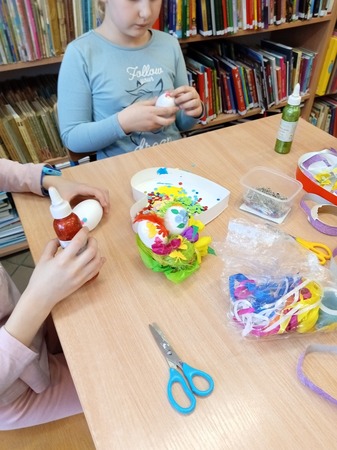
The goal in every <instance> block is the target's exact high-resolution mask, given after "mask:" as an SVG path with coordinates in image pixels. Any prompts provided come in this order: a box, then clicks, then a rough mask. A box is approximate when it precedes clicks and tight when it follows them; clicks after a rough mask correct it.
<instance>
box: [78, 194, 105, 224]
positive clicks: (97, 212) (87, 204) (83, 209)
mask: <svg viewBox="0 0 337 450" xmlns="http://www.w3.org/2000/svg"><path fill="white" fill-rule="evenodd" d="M73 212H74V213H75V214H76V215H77V216H78V217H79V219H80V221H81V223H82V225H83V226H86V227H88V228H89V230H93V229H94V228H96V227H97V225H98V224H99V222H100V221H101V219H102V216H103V208H102V206H101V204H100V203H99V202H98V201H97V200H94V199H88V200H84V201H83V202H80V203H79V204H78V205H76V206H75V208H74V209H73Z"/></svg>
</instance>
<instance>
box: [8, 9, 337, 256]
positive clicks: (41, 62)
mask: <svg viewBox="0 0 337 450" xmlns="http://www.w3.org/2000/svg"><path fill="white" fill-rule="evenodd" d="M196 1H197V3H199V2H200V4H201V3H202V0H196ZM218 1H219V0H210V4H211V5H213V4H216V3H217V2H218ZM255 1H256V2H258V0H255ZM191 2H193V0H190V4H192V3H191ZM246 2H248V0H240V1H239V0H238V4H246ZM16 3H17V4H20V3H22V1H20V0H19V1H18V2H16ZM25 3H28V4H29V3H30V4H31V5H34V4H36V3H40V4H43V5H44V7H45V8H47V9H48V8H54V7H56V5H57V4H59V5H60V4H63V5H64V6H65V5H67V8H68V9H67V8H66V9H63V14H64V16H63V21H62V23H63V26H64V24H66V27H68V28H69V27H70V28H69V29H68V28H66V29H63V33H65V32H67V35H66V37H64V38H63V41H62V45H61V46H60V45H58V48H57V50H55V51H51V52H50V51H49V54H44V55H42V57H40V58H39V59H35V60H26V61H22V60H20V59H19V60H17V61H16V62H7V63H2V64H0V82H2V81H7V80H15V79H20V78H21V77H31V76H40V75H45V74H56V75H57V73H58V70H59V67H60V64H61V62H62V52H63V51H64V49H65V47H66V44H67V43H68V42H70V41H71V40H72V39H73V38H75V37H76V36H78V35H80V34H82V33H83V32H85V31H87V30H86V28H85V27H89V29H90V28H91V27H92V26H93V24H94V22H95V20H94V17H95V15H96V12H95V9H94V8H93V6H94V5H95V4H96V2H95V0H92V2H91V4H90V2H87V1H84V0H82V2H81V1H79V0H76V1H75V0H48V1H46V2H33V1H32V0H25ZM171 3H172V2H171V1H170V0H163V8H162V11H165V9H167V6H168V5H170V4H171ZM232 3H233V2H232ZM278 3H280V4H281V5H285V4H286V0H281V1H280V0H275V5H276V4H278ZM287 3H289V1H288V0H287ZM313 3H315V2H313ZM84 4H85V5H87V6H90V7H91V8H92V9H91V10H90V13H89V16H88V17H91V21H90V20H89V21H88V20H85V21H84V20H82V21H81V20H79V18H80V15H81V14H80V13H79V10H78V7H79V5H82V7H83V5H84ZM176 4H177V5H178V4H180V0H177V1H176ZM222 4H224V2H222ZM247 4H248V3H247ZM269 4H271V3H269ZM273 4H274V3H273ZM46 5H47V6H46ZM330 5H331V7H330V12H329V13H328V14H326V15H323V16H321V17H311V18H308V19H307V20H299V19H297V18H296V20H295V19H294V20H292V21H290V22H285V21H283V22H281V23H280V24H278V25H275V24H268V27H266V28H262V27H258V26H257V27H255V29H245V30H243V29H241V28H238V29H237V30H236V31H235V32H229V33H226V34H222V35H214V34H213V35H209V36H202V35H201V34H200V33H199V34H198V33H197V34H196V35H191V36H190V37H187V38H181V39H179V42H180V45H181V47H182V50H183V52H184V54H185V55H187V54H188V52H189V51H190V50H191V49H192V50H193V49H198V48H199V46H200V45H201V44H203V45H207V46H211V45H217V44H219V43H221V42H227V43H234V44H239V45H244V46H250V47H253V46H259V45H260V42H261V40H262V39H263V40H270V41H274V42H278V43H281V44H284V45H288V46H291V47H304V48H307V49H310V50H312V51H314V52H316V57H315V61H314V68H313V71H312V74H311V77H310V84H309V89H308V92H306V93H305V94H302V102H303V107H302V113H301V115H302V117H303V118H304V119H305V120H309V119H310V113H311V110H312V107H313V104H314V101H315V98H316V94H315V93H316V89H317V85H318V81H319V76H320V70H321V68H322V66H323V62H324V57H325V53H326V51H327V49H328V45H329V39H330V37H331V36H332V34H333V30H334V28H335V24H336V19H337V0H330ZM69 8H70V9H69ZM72 8H73V10H72ZM75 10H76V11H75ZM284 10H285V8H284ZM284 10H283V11H284ZM43 14H46V11H44V12H43ZM43 14H42V16H43ZM57 14H58V13H57ZM57 14H56V16H57ZM82 14H84V12H83V10H82ZM283 14H284V12H283ZM83 17H84V16H83ZM213 18H216V17H215V16H214V15H213ZM0 19H1V17H0ZM71 21H72V23H71ZM161 21H162V17H160V18H159V21H158V24H159V26H158V28H161V29H163V25H162V23H161ZM0 23H1V21H0ZM69 24H70V25H69ZM90 24H91V27H90ZM54 25H55V24H54ZM198 27H199V25H198ZM26 31H27V30H26ZM70 31H72V33H70ZM165 31H166V30H165ZM199 31H200V30H199ZM59 32H60V30H59ZM1 36H2V35H1V27H0V45H1ZM41 39H45V37H43V38H42V37H41ZM50 39H51V41H50V43H49V46H51V45H53V42H54V41H55V37H53V34H51V37H50ZM57 39H58V38H57ZM57 39H56V40H57ZM55 42H56V41H55ZM47 47H48V45H47ZM0 55H1V52H0ZM2 62H3V60H2ZM285 104H286V99H284V100H283V101H280V102H279V103H277V104H275V105H273V106H271V107H270V108H267V109H266V110H265V112H266V113H267V112H271V113H279V112H281V110H282V107H283V106H284V105H285ZM263 112H264V109H262V108H261V107H254V108H251V109H249V110H248V111H247V113H246V114H245V115H240V114H237V113H236V112H235V113H223V112H220V113H218V114H217V115H216V117H215V118H214V119H213V120H211V121H209V122H207V123H205V124H199V125H197V126H196V127H195V128H194V129H193V130H192V132H194V131H196V132H201V131H207V130H210V129H212V128H213V127H219V126H225V125H226V124H229V123H231V124H232V123H235V122H236V121H239V120H240V119H246V118H247V119H248V118H254V119H255V118H256V117H260V116H261V117H262V115H263ZM0 256H1V253H0Z"/></svg>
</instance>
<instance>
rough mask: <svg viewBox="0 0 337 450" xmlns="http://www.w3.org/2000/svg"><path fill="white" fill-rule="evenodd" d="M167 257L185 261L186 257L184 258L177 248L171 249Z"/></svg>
mask: <svg viewBox="0 0 337 450" xmlns="http://www.w3.org/2000/svg"><path fill="white" fill-rule="evenodd" d="M169 257H170V258H172V259H176V260H179V261H186V259H187V258H186V257H185V256H184V255H183V254H182V253H181V252H179V251H178V250H173V252H171V253H170V254H169Z"/></svg>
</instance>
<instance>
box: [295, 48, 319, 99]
mask: <svg viewBox="0 0 337 450" xmlns="http://www.w3.org/2000/svg"><path fill="white" fill-rule="evenodd" d="M300 50H301V51H302V57H301V65H300V73H299V80H298V81H299V83H300V87H301V93H302V94H306V93H307V92H309V85H310V80H311V75H312V73H313V71H314V67H315V64H316V61H317V58H316V56H317V52H314V51H311V50H308V49H306V48H303V47H300Z"/></svg>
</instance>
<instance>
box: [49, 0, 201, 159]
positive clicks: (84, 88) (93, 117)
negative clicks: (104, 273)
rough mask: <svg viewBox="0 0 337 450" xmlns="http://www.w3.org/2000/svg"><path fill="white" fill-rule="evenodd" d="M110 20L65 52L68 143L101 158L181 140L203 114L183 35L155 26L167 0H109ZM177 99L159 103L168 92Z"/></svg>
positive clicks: (62, 115) (64, 133)
mask: <svg viewBox="0 0 337 450" xmlns="http://www.w3.org/2000/svg"><path fill="white" fill-rule="evenodd" d="M99 3H100V5H101V6H102V7H103V8H104V10H105V14H104V19H103V22H102V24H101V25H100V26H99V27H98V28H96V29H95V30H91V31H89V32H87V33H85V34H83V35H82V36H80V37H79V38H77V39H76V40H75V41H73V42H71V43H70V44H69V45H68V47H67V49H66V52H65V55H64V58H63V61H62V64H61V68H60V73H59V82H58V115H59V124H60V131H61V137H62V140H63V143H64V145H65V146H66V147H67V148H69V149H70V150H72V151H73V152H77V153H82V152H93V151H94V152H97V157H98V159H102V158H106V157H109V156H114V155H118V154H120V153H127V152H131V151H134V150H140V149H142V148H146V147H152V146H155V145H159V144H163V143H166V142H169V141H173V140H176V139H179V138H180V137H181V135H180V131H184V130H187V129H190V128H191V127H192V126H193V125H195V124H196V123H197V122H198V119H199V118H200V117H201V116H202V112H203V105H202V102H201V100H200V97H199V94H198V93H197V91H196V90H195V89H194V88H193V87H191V86H188V80H187V74H186V66H185V61H184V58H183V54H182V51H181V48H180V45H179V42H178V41H177V39H176V38H174V37H173V36H171V35H169V34H167V33H164V32H161V31H158V30H153V29H151V26H152V24H153V23H154V22H155V20H156V19H157V17H158V16H159V12H160V8H161V3H162V1H161V0H136V1H135V0H104V1H100V2H99ZM167 91H168V92H170V94H171V96H172V97H173V98H174V100H175V106H171V107H158V106H155V103H156V99H157V98H158V96H159V95H161V94H162V93H163V92H167Z"/></svg>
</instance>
